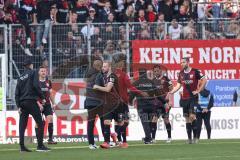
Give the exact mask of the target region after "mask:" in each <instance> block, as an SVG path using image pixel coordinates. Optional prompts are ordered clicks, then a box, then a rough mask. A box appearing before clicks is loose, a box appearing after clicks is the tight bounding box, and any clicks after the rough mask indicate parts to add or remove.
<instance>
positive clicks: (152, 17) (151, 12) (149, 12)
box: [146, 4, 157, 22]
mask: <svg viewBox="0 0 240 160" xmlns="http://www.w3.org/2000/svg"><path fill="white" fill-rule="evenodd" d="M146 17H147V20H148V22H155V21H156V19H157V13H156V12H155V11H154V9H153V6H152V5H151V4H149V5H148V7H147V14H146Z"/></svg>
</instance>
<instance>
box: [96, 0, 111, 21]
mask: <svg viewBox="0 0 240 160" xmlns="http://www.w3.org/2000/svg"><path fill="white" fill-rule="evenodd" d="M110 13H114V12H113V10H112V9H111V3H110V2H109V1H107V2H105V5H104V7H103V8H102V9H99V13H98V15H99V20H100V22H104V23H106V22H107V21H108V15H109V14H110Z"/></svg>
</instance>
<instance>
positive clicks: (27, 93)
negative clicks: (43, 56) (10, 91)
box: [15, 59, 50, 152]
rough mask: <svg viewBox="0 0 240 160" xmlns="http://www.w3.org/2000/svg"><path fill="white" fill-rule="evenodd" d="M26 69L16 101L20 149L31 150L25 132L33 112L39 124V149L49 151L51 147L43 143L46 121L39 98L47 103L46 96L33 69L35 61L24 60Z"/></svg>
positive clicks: (19, 83)
mask: <svg viewBox="0 0 240 160" xmlns="http://www.w3.org/2000/svg"><path fill="white" fill-rule="evenodd" d="M24 66H25V71H24V73H23V74H22V75H21V76H20V78H19V79H18V81H17V86H16V91H15V101H16V105H17V107H18V110H19V114H20V120H19V137H20V151H21V152H31V150H29V149H27V148H26V147H25V145H24V133H25V130H26V127H27V122H28V116H29V114H31V115H32V116H33V118H34V120H35V121H36V123H37V125H38V137H37V140H38V146H37V151H39V152H43V151H49V150H50V149H49V148H47V147H45V146H44V145H43V128H44V127H43V126H44V122H43V119H42V115H41V110H40V107H39V106H38V104H37V100H38V99H41V100H42V104H43V105H44V104H45V103H46V100H45V97H44V94H43V92H42V91H41V88H40V86H39V78H38V72H37V71H35V70H33V63H32V62H31V60H30V59H27V60H26V61H25V62H24Z"/></svg>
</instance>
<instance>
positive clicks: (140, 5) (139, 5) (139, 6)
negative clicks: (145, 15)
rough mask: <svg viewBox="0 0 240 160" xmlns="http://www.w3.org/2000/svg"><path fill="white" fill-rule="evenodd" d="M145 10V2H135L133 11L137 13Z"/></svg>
mask: <svg viewBox="0 0 240 160" xmlns="http://www.w3.org/2000/svg"><path fill="white" fill-rule="evenodd" d="M145 8H146V3H145V0H137V1H136V2H135V10H136V11H137V12H138V11H139V10H141V9H142V10H144V9H145Z"/></svg>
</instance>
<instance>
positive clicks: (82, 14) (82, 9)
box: [70, 0, 89, 23]
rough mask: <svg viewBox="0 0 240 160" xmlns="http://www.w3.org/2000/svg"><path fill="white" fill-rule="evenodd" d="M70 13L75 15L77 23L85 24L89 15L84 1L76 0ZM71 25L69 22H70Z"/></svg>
mask: <svg viewBox="0 0 240 160" xmlns="http://www.w3.org/2000/svg"><path fill="white" fill-rule="evenodd" d="M71 12H74V13H77V15H78V19H77V22H78V23H86V20H87V17H88V15H89V13H88V12H89V11H88V8H87V6H86V2H85V0H77V1H76V4H75V6H74V7H73V8H72V10H71ZM70 23H71V22H70Z"/></svg>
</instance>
